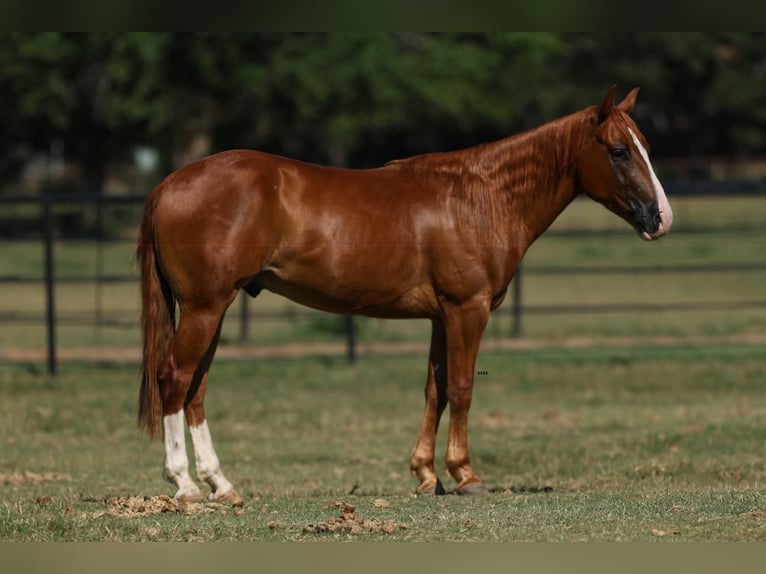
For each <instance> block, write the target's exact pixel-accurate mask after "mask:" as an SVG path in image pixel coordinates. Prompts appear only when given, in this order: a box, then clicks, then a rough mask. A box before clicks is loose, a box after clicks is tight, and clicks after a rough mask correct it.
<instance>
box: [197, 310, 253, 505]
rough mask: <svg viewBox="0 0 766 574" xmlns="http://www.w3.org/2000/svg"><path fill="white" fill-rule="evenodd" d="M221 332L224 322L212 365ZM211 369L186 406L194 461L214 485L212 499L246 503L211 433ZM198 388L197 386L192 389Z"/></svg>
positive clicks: (205, 479)
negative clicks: (225, 470) (227, 472)
mask: <svg viewBox="0 0 766 574" xmlns="http://www.w3.org/2000/svg"><path fill="white" fill-rule="evenodd" d="M219 334H220V324H219V327H218V331H217V332H216V336H215V341H214V342H213V345H212V347H211V350H210V352H209V356H210V358H209V360H208V361H207V366H208V367H209V366H210V361H212V358H213V357H212V355H213V352H214V350H215V346H216V344H217V342H218V336H219ZM207 377H208V374H207V371H206V372H205V374H204V375H203V377H202V381H201V383H200V385H199V387H198V388H197V389H196V392H195V393H194V395H193V397H192V398H191V400H190V401H189V402H188V404H187V405H186V407H185V412H186V422H187V423H188V424H189V433H190V434H191V438H192V445H193V446H194V462H195V466H196V469H197V478H199V479H200V480H201V481H203V482H206V483H207V484H208V486H210V500H216V501H226V502H231V503H233V504H235V505H240V504H242V499H241V498H240V497H239V495H237V493H236V492H235V491H234V487H233V486H232V484H231V482H229V481H228V479H227V478H226V477H225V476H224V475H223V472H222V471H221V463H220V462H219V460H218V455H216V453H215V449H213V439H212V438H211V436H210V429H209V428H208V424H207V420H206V418H205V406H204V401H205V392H206V391H207ZM191 390H192V391H194V389H191Z"/></svg>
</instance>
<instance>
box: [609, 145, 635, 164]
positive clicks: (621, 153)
mask: <svg viewBox="0 0 766 574" xmlns="http://www.w3.org/2000/svg"><path fill="white" fill-rule="evenodd" d="M609 155H610V156H612V159H618V160H622V161H626V160H628V159H630V152H629V151H628V148H626V147H625V146H617V147H612V148H609Z"/></svg>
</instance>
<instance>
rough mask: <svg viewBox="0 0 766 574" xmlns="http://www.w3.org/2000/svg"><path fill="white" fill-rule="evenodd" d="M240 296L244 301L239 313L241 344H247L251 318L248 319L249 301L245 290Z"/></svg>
mask: <svg viewBox="0 0 766 574" xmlns="http://www.w3.org/2000/svg"><path fill="white" fill-rule="evenodd" d="M239 296H240V298H241V299H242V303H241V306H240V308H239V309H240V313H239V342H240V343H247V339H248V337H249V336H250V318H249V317H248V303H247V301H248V299H249V297H248V296H247V293H245V292H244V290H241V291H240V292H239Z"/></svg>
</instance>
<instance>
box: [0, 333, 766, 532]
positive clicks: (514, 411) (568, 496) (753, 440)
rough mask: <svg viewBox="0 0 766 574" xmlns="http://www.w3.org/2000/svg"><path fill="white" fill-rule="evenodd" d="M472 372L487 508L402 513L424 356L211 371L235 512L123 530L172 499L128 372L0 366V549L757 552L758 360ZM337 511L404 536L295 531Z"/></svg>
mask: <svg viewBox="0 0 766 574" xmlns="http://www.w3.org/2000/svg"><path fill="white" fill-rule="evenodd" d="M478 368H479V369H481V370H485V371H487V372H488V375H483V376H481V377H477V383H476V391H475V394H474V401H473V406H472V411H471V425H470V443H471V453H472V462H473V464H474V467H475V468H476V469H477V471H478V472H479V473H480V474H481V475H482V477H483V478H484V480H485V481H486V483H487V485H488V486H489V487H490V489H491V494H489V495H488V496H483V497H465V498H464V497H458V496H454V495H448V496H443V497H436V498H422V497H421V498H416V497H414V496H413V495H412V492H413V490H414V488H415V486H416V484H415V482H414V479H413V478H412V477H410V475H409V472H408V458H409V454H410V449H411V448H412V446H413V445H414V441H415V436H416V433H417V428H418V422H419V417H420V414H421V411H422V400H423V399H422V386H423V383H424V377H425V356H401V357H365V358H363V360H362V361H360V363H359V364H358V365H356V366H348V365H347V364H345V362H343V361H342V360H340V359H331V358H321V357H318V358H306V359H300V360H276V359H272V360H264V361H256V362H250V361H247V362H245V361H221V360H219V361H217V362H216V363H214V366H213V371H212V373H211V377H212V378H211V387H210V391H209V393H208V400H207V409H208V418H209V421H210V425H211V430H212V432H213V437H214V440H215V444H216V447H217V450H218V454H219V457H220V458H221V461H222V464H223V467H224V471H225V472H226V474H227V476H228V477H229V478H230V479H231V480H232V481H233V482H234V483H235V485H236V486H237V488H238V490H239V492H240V493H241V494H242V495H243V497H244V498H245V506H244V508H243V509H242V510H241V511H235V509H232V508H228V507H221V508H217V507H212V508H207V509H206V510H207V511H208V512H179V513H175V512H170V513H163V514H157V515H152V516H138V517H131V518H127V517H122V516H116V515H113V514H110V513H109V512H108V511H109V510H110V507H109V505H108V504H107V502H106V500H107V499H108V498H109V497H113V496H129V495H131V496H133V495H136V496H154V495H159V494H170V495H172V489H171V487H170V485H168V484H167V483H165V482H164V481H162V479H161V476H160V474H161V470H160V469H161V462H162V456H163V455H162V446H161V445H160V444H159V443H156V442H155V443H151V442H149V441H148V440H147V439H145V438H144V437H143V436H141V435H140V434H139V433H138V431H137V430H136V428H135V423H134V401H135V397H136V392H137V380H138V367H137V366H135V365H125V366H119V365H112V366H102V367H94V366H92V365H87V364H77V363H68V364H65V365H63V366H62V373H61V374H60V376H59V377H58V378H57V379H56V380H51V379H49V378H48V377H46V376H45V375H43V374H41V373H40V372H38V371H39V367H38V366H36V365H15V366H7V365H6V366H2V367H0V393H2V396H3V401H2V403H0V405H1V406H0V410H1V412H2V417H0V474H4V476H6V479H5V482H6V483H5V484H3V480H0V492H1V493H2V496H0V540H28V541H31V540H35V541H53V540H77V541H85V540H121V541H147V540H242V541H250V540H262V541H281V540H300V541H323V540H337V539H341V540H345V539H353V540H391V541H429V540H477V541H492V540H500V541H531V540H535V541H580V540H590V541H652V540H653V541H663V542H666V541H710V540H726V541H738V540H750V541H756V540H757V541H764V540H766V500H765V499H764V484H766V465H765V462H764V457H763V445H764V443H765V442H766V355H764V352H763V349H761V348H759V347H757V346H723V347H710V346H704V347H638V348H630V349H620V350H609V349H599V348H594V349H589V350H577V351H574V350H562V349H558V350H557V349H552V350H545V351H533V352H526V353H521V352H510V353H508V352H506V353H498V352H492V353H489V352H488V353H483V354H482V355H481V356H480V359H479V365H478ZM447 423H448V420H447V415H445V420H444V421H443V424H442V431H443V432H442V434H446V433H444V431H445V430H446V428H447ZM444 447H445V441H444V437H443V436H440V441H439V444H438V446H437V458H438V461H441V460H443V456H444ZM439 466H441V465H439ZM23 472H30V473H36V475H27V477H28V479H27V480H21V481H18V480H17V481H16V482H15V483H10V482H13V481H11V480H9V479H8V478H7V477H8V476H9V475H10V474H11V473H23ZM45 473H49V474H45ZM50 473H55V474H50ZM441 475H442V479H443V480H445V486H447V487H448V488H450V487H452V486H454V485H452V484H450V483H449V482H448V481H447V479H446V475H445V474H444V473H443V472H442V473H441ZM17 476H18V475H17ZM34 476H37V477H42V478H45V477H47V478H49V480H45V481H42V482H35V481H34V480H33V477H34ZM352 491H353V493H352ZM377 499H383V500H385V501H386V503H387V504H388V506H381V505H380V503H378V504H377V505H376V500H377ZM336 501H346V502H348V503H351V504H353V505H355V506H356V514H357V516H359V517H362V518H364V519H365V520H366V521H368V523H371V522H369V521H373V520H377V521H386V520H389V521H392V522H393V523H394V524H396V525H399V524H402V525H404V527H405V528H402V529H400V528H399V527H398V526H397V528H396V529H394V530H393V531H392V532H384V531H380V530H376V531H373V532H367V533H358V534H352V533H350V532H347V531H336V532H305V531H304V529H305V527H306V526H307V525H310V524H313V525H316V524H318V523H321V522H325V521H328V520H329V519H330V518H332V517H336V516H338V509H337V508H334V507H329V506H330V505H332V504H333V503H334V502H336Z"/></svg>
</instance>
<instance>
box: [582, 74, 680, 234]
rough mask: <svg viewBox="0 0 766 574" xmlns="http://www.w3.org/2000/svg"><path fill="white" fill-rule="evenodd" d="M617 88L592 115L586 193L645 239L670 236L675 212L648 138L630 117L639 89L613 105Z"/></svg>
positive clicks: (584, 165) (585, 152)
mask: <svg viewBox="0 0 766 574" xmlns="http://www.w3.org/2000/svg"><path fill="white" fill-rule="evenodd" d="M614 92H615V86H612V88H611V89H610V90H609V92H608V93H607V94H606V97H605V98H604V100H603V101H602V102H601V104H600V105H599V106H594V107H592V108H589V109H588V110H587V112H586V113H587V114H588V128H587V130H588V132H589V133H588V135H587V136H586V141H585V142H584V144H583V146H582V148H581V153H580V155H579V156H578V158H577V178H578V184H579V186H580V188H581V189H582V191H584V192H585V193H586V194H587V195H589V196H590V197H592V198H593V199H595V200H596V201H598V202H599V203H602V204H603V205H605V206H606V207H607V208H608V209H609V210H610V211H612V212H614V213H616V214H617V215H619V216H620V217H622V218H623V219H625V221H627V222H628V223H630V224H631V225H632V226H633V227H634V228H635V230H636V231H637V232H638V234H639V235H640V236H641V237H642V238H643V239H646V240H652V239H657V238H659V237H662V236H663V235H665V234H666V233H667V232H668V231H670V226H671V225H672V223H673V210H672V209H671V208H670V203H668V199H667V197H666V196H665V190H663V189H662V184H661V183H660V181H659V179H657V176H656V175H655V174H654V170H653V169H652V164H651V163H650V162H649V152H648V146H647V143H646V140H645V139H644V136H643V134H642V133H641V132H640V131H639V129H638V127H636V124H635V122H634V121H633V120H632V119H631V118H630V116H629V115H628V114H629V113H630V112H631V110H632V109H633V105H634V104H635V102H636V95H637V94H638V88H633V90H631V92H630V93H629V94H628V95H627V96H626V97H625V99H624V100H623V101H622V102H620V103H619V104H617V105H615V104H614Z"/></svg>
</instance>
